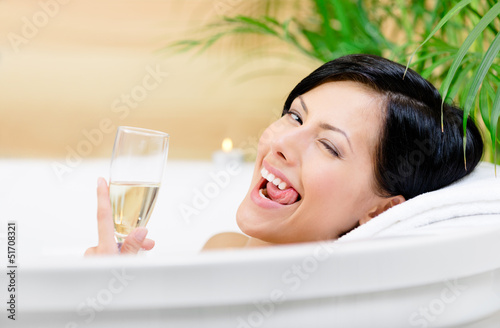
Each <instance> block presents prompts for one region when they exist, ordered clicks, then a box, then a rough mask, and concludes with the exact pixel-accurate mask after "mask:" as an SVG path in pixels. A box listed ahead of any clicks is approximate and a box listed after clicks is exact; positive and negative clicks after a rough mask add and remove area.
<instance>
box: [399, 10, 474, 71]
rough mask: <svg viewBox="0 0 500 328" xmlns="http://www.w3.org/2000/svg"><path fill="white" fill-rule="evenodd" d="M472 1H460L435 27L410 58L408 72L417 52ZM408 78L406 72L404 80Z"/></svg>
mask: <svg viewBox="0 0 500 328" xmlns="http://www.w3.org/2000/svg"><path fill="white" fill-rule="evenodd" d="M471 1H472V0H462V1H460V2H459V3H457V4H456V5H455V6H454V7H453V8H452V9H451V10H450V11H449V12H448V13H447V14H446V15H445V16H444V17H443V18H442V19H441V20H440V21H439V23H438V24H437V25H436V27H434V29H433V30H432V31H431V33H430V34H429V35H428V36H427V38H426V39H425V40H424V41H423V42H422V43H421V44H420V45H419V46H418V47H417V49H415V51H414V52H413V53H412V54H411V56H410V60H408V64H407V65H406V70H408V67H409V66H410V64H411V61H412V59H413V56H415V54H416V53H417V51H418V50H419V49H420V48H421V47H422V46H423V45H424V44H425V43H427V41H429V40H430V39H431V38H432V37H433V36H434V34H436V32H437V31H438V30H439V29H441V27H443V25H444V24H446V22H448V21H449V20H450V18H452V17H453V16H454V15H455V14H457V13H458V12H459V11H460V10H462V8H463V7H465V6H467V5H468V4H469V3H471ZM405 76H406V71H405V74H404V75H403V79H404V77H405Z"/></svg>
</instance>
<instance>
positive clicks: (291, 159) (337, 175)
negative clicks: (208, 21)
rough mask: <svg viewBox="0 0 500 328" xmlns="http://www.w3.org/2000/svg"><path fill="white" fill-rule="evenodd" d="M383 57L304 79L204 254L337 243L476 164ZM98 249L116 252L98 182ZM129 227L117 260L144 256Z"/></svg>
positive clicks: (455, 129) (476, 139)
mask: <svg viewBox="0 0 500 328" xmlns="http://www.w3.org/2000/svg"><path fill="white" fill-rule="evenodd" d="M404 72H405V67H404V66H402V65H399V64H397V63H394V62H392V61H389V60H387V59H384V58H380V57H377V56H370V55H349V56H345V57H341V58H338V59H336V60H333V61H331V62H328V63H326V64H324V65H322V66H321V67H319V68H318V69H316V70H315V71H314V72H312V73H311V74H310V75H309V76H307V77H306V78H304V79H303V80H302V81H301V82H300V83H299V84H298V85H297V86H296V87H295V88H294V89H293V90H292V92H291V93H290V95H289V96H288V98H287V100H286V101H285V105H284V109H283V113H282V117H281V118H280V119H279V120H278V121H276V122H275V123H273V124H271V125H270V126H269V127H268V128H267V130H266V131H265V132H264V133H263V135H262V136H261V138H260V141H259V147H258V153H257V159H256V162H255V169H254V173H253V178H252V182H251V185H250V189H249V191H248V193H247V195H246V196H245V198H244V199H243V201H242V203H241V205H240V207H239V209H238V212H237V215H236V219H237V223H238V226H239V227H240V229H241V230H242V232H243V233H245V234H246V235H247V236H248V237H247V236H244V235H239V234H233V233H231V234H219V235H216V236H214V237H212V238H211V239H210V240H209V241H208V242H207V244H206V246H205V248H206V249H210V248H220V247H252V246H261V245H269V244H283V243H296V242H307V241H318V240H326V239H336V238H338V237H340V236H341V235H343V234H344V233H346V232H348V231H350V230H352V229H354V228H356V227H357V226H358V225H361V224H364V223H366V222H367V221H369V220H371V219H373V218H374V217H376V216H377V215H379V214H380V213H382V212H384V211H386V210H387V209H389V208H391V207H392V206H395V205H397V204H400V203H402V202H404V201H405V200H408V199H410V198H412V197H415V196H417V195H419V194H422V193H425V192H429V191H432V190H436V189H439V188H442V187H444V186H446V185H449V184H450V183H452V182H454V181H456V180H458V179H460V178H462V177H464V176H465V175H467V174H469V173H470V172H471V171H472V170H473V169H474V167H475V166H476V165H477V163H478V162H479V161H480V159H481V156H482V151H483V142H482V139H481V135H480V132H479V130H478V129H477V127H476V126H475V124H474V123H473V121H472V120H471V119H468V121H467V132H466V136H467V139H466V140H467V142H466V148H465V149H466V156H465V158H466V161H464V154H463V149H464V148H463V141H462V140H463V139H462V136H463V128H462V115H463V113H462V111H460V110H459V109H457V108H455V107H453V106H451V105H447V104H445V105H444V108H443V123H442V124H443V125H442V127H443V130H442V129H441V103H442V98H441V96H440V94H439V92H438V91H437V90H436V88H435V87H434V86H432V84H430V83H429V82H428V81H426V80H425V79H423V78H422V77H421V76H420V75H418V74H417V73H415V72H414V71H412V70H408V72H407V73H406V75H405V74H404ZM98 230H99V245H98V246H96V247H93V248H90V249H88V250H87V252H86V254H101V253H118V248H117V246H116V243H115V240H114V237H113V222H112V218H111V209H110V202H109V194H108V188H107V185H106V182H105V181H104V180H103V179H100V180H99V185H98ZM146 234H147V230H146V229H145V228H137V229H136V230H134V231H133V233H132V234H131V235H129V237H128V238H127V240H126V242H124V244H123V246H122V249H121V251H122V253H136V252H137V251H138V250H140V249H141V248H142V249H146V250H148V249H151V248H152V247H153V245H154V242H153V241H151V240H149V239H146V238H145V237H146Z"/></svg>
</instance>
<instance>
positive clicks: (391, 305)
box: [0, 160, 500, 328]
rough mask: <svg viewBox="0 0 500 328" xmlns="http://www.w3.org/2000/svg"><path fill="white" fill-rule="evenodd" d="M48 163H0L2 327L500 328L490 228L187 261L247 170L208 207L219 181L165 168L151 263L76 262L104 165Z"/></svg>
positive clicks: (499, 240)
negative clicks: (12, 315) (9, 258)
mask: <svg viewBox="0 0 500 328" xmlns="http://www.w3.org/2000/svg"><path fill="white" fill-rule="evenodd" d="M52 162H53V161H35V162H28V161H21V162H20V161H6V160H4V161H2V162H1V167H2V182H3V183H2V185H3V186H2V194H1V195H0V196H1V199H3V201H4V202H5V203H4V202H2V207H5V208H4V209H2V211H3V213H4V215H3V216H2V221H1V227H2V228H1V229H0V231H1V232H2V236H1V238H2V247H1V249H6V247H5V242H6V238H5V237H6V236H5V229H4V227H6V226H7V221H15V222H16V224H17V236H16V238H17V240H16V242H17V254H16V255H17V265H18V268H17V269H16V270H17V271H16V273H17V276H16V279H17V280H16V286H17V288H18V293H17V294H16V302H17V303H16V304H17V307H16V310H17V312H16V316H17V317H16V319H17V320H16V322H15V324H16V325H14V324H13V322H12V321H10V320H8V319H7V314H8V313H7V312H6V311H5V310H4V309H3V310H2V315H1V316H0V325H1V326H2V327H4V326H5V327H10V326H15V327H120V328H123V327H137V326H139V327H217V328H223V327H235V328H244V327H286V328H290V327H384V328H390V327H397V328H400V327H478V328H479V327H498V326H499V323H500V256H499V250H500V226H498V228H496V227H494V226H491V227H489V228H487V229H485V228H476V229H466V230H465V229H457V230H456V231H453V232H452V233H445V234H439V235H429V236H425V235H419V236H405V237H401V238H398V237H396V238H385V239H380V240H371V241H357V242H346V243H343V244H339V243H337V244H336V243H332V242H328V243H311V244H302V245H292V246H281V247H272V248H263V249H253V250H239V251H217V252H207V253H202V254H198V253H197V251H198V249H199V248H200V247H201V245H202V244H203V242H204V241H205V240H206V238H208V237H209V236H210V235H211V234H213V233H216V232H219V231H224V230H236V226H235V223H234V212H235V211H236V207H237V203H238V200H239V199H241V197H243V195H244V193H245V192H246V187H247V184H248V182H249V179H250V173H251V165H244V166H243V167H242V171H241V173H239V174H234V175H231V176H230V179H229V183H227V184H223V183H221V182H220V181H219V184H218V186H219V192H218V193H216V192H215V191H213V192H212V193H209V192H206V191H209V190H210V188H207V186H208V185H211V187H212V188H213V190H217V188H215V187H214V185H213V184H212V183H216V184H217V182H216V179H217V178H216V175H217V174H218V173H220V170H219V169H218V168H215V167H213V166H212V165H211V164H210V163H201V162H173V161H171V162H170V163H169V167H168V171H167V176H166V181H165V183H164V186H163V188H164V189H163V190H162V191H161V192H160V199H159V201H158V204H157V208H156V209H155V212H154V213H153V217H152V218H151V221H150V224H149V225H148V227H149V228H150V235H151V237H152V238H153V239H155V240H156V241H157V246H156V247H155V249H154V250H153V251H151V252H150V253H148V254H142V255H141V256H138V257H111V258H87V259H83V258H82V257H81V254H82V253H83V251H84V250H85V248H86V247H88V246H89V245H92V244H95V242H96V236H95V184H96V176H98V175H103V176H107V174H108V171H107V170H108V162H107V160H102V161H100V160H98V161H89V162H85V163H82V164H80V166H78V167H77V168H75V170H74V171H73V172H71V174H68V175H66V176H65V177H64V178H63V180H62V181H60V180H59V179H57V177H56V176H55V175H54V174H53V172H52V169H51V167H50V165H51V163H52ZM205 188H207V189H205ZM204 190H205V191H204ZM198 192H201V194H202V195H204V196H205V197H206V198H207V199H208V203H206V204H204V205H203V206H201V205H200V204H201V203H199V204H197V205H198V211H199V213H198V214H197V215H191V216H189V217H187V216H186V215H183V214H182V211H181V210H180V208H179V204H185V205H186V206H193V204H194V203H193V199H195V197H196V195H198V196H199V193H198ZM21 195H23V197H21ZM207 195H208V196H210V197H208V196H207ZM211 196H213V197H211ZM199 197H201V196H199ZM26 200H29V201H26ZM498 219H499V220H500V218H498ZM0 258H1V265H2V267H3V268H5V270H6V269H7V268H6V266H7V263H6V252H4V253H3V254H0ZM2 270H4V269H2ZM5 277H6V275H5V274H2V280H0V284H1V285H0V291H1V292H0V303H1V304H6V300H7V292H6V288H7V283H8V282H7V280H6V279H5ZM5 307H6V306H5Z"/></svg>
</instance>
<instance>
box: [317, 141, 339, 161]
mask: <svg viewBox="0 0 500 328" xmlns="http://www.w3.org/2000/svg"><path fill="white" fill-rule="evenodd" d="M320 142H321V144H322V145H323V146H324V147H325V148H326V150H327V151H328V152H329V153H330V154H332V155H333V156H335V157H340V154H339V152H338V151H337V150H336V149H335V147H333V146H332V145H330V144H329V143H328V142H326V141H323V140H321V141H320Z"/></svg>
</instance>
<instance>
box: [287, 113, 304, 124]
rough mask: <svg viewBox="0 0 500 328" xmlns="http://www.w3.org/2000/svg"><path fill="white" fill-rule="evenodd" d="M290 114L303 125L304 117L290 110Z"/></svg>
mask: <svg viewBox="0 0 500 328" xmlns="http://www.w3.org/2000/svg"><path fill="white" fill-rule="evenodd" d="M288 115H290V117H291V118H292V120H294V121H297V122H298V123H299V124H300V125H302V119H301V118H300V116H299V115H298V114H297V113H294V112H288Z"/></svg>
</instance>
